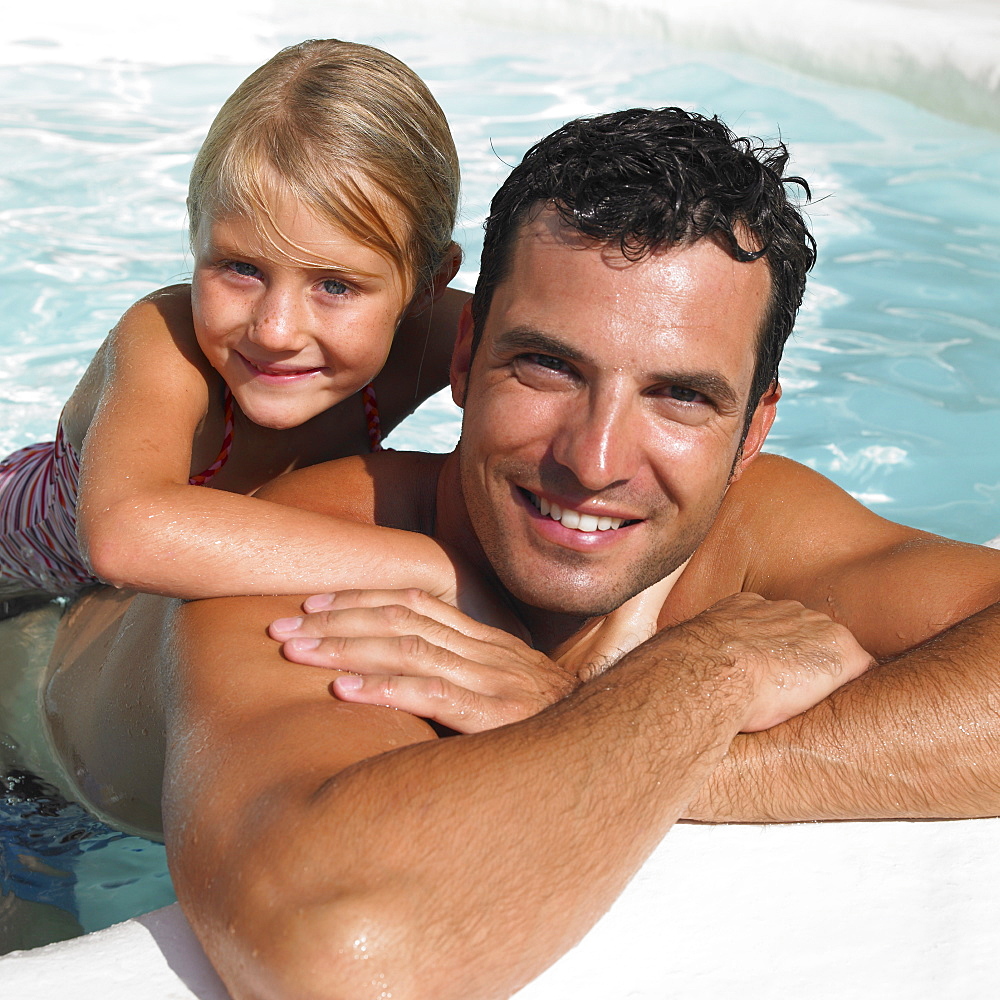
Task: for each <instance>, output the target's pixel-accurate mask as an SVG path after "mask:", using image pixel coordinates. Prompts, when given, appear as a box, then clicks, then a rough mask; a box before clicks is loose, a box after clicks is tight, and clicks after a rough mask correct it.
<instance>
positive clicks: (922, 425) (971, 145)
mask: <svg viewBox="0 0 1000 1000" xmlns="http://www.w3.org/2000/svg"><path fill="white" fill-rule="evenodd" d="M323 27H324V28H327V29H328V30H336V25H332V24H330V25H323ZM282 30H285V29H282ZM311 30H312V31H314V32H316V33H319V31H318V27H317V26H316V25H314V26H313V27H312V29H311ZM300 37H302V35H301V33H296V34H294V35H292V34H290V33H287V31H286V33H285V34H282V33H281V31H279V32H278V34H277V35H275V36H274V37H273V38H271V39H269V43H270V42H271V41H273V45H272V44H268V46H267V48H266V50H265V51H262V52H261V53H259V57H260V59H263V58H265V57H266V56H267V55H269V54H270V52H271V51H273V49H275V48H277V47H278V46H280V45H281V44H284V43H286V42H290V41H295V40H298V39H299V38H300ZM351 37H354V38H357V39H358V40H361V41H370V42H373V43H375V44H379V45H382V46H383V47H385V48H387V49H389V50H390V51H392V52H393V53H395V54H396V55H399V56H400V57H401V58H403V59H404V60H406V61H408V62H409V63H410V64H411V65H413V66H414V68H415V69H417V70H418V72H420V73H421V74H422V75H423V76H424V77H425V78H426V79H427V80H428V82H429V83H430V85H431V87H432V89H433V90H434V92H435V94H436V95H437V96H438V98H439V99H440V100H441V103H442V104H443V106H444V108H445V110H446V112H447V113H448V116H449V118H450V120H451V121H452V124H453V127H454V130H455V134H456V139H457V142H458V146H459V152H460V154H461V156H462V162H463V173H464V178H465V193H464V199H463V211H462V216H461V219H462V229H461V233H460V237H461V241H462V242H463V244H464V246H465V249H466V255H467V256H466V260H467V263H466V265H465V267H464V268H463V271H462V273H461V276H460V278H459V284H460V285H462V286H463V287H465V288H471V287H472V285H473V283H474V280H475V262H476V260H477V258H478V253H479V246H480V225H481V221H482V218H483V216H484V214H485V211H486V206H487V204H488V201H489V198H490V196H491V194H492V192H493V191H494V190H495V187H496V185H497V183H498V182H499V180H501V179H502V177H503V176H504V175H505V173H506V171H507V169H508V166H507V165H509V164H513V163H514V162H516V160H517V159H518V157H519V156H520V154H521V152H523V150H524V149H525V148H526V147H527V145H529V144H530V143H531V142H532V141H533V140H534V139H535V138H537V137H538V136H540V135H542V134H544V133H546V132H548V131H551V130H552V129H553V128H555V127H556V126H557V125H559V124H561V123H562V122H563V121H564V120H566V119H567V118H570V117H574V116H577V115H581V114H587V113H597V112H600V111H604V110H609V109H613V108H619V107H625V106H630V105H662V104H680V105H682V106H684V107H688V108H693V109H696V110H701V111H709V112H714V113H719V114H720V115H721V116H722V117H723V118H724V119H726V120H727V121H728V122H729V124H730V125H731V126H732V127H733V128H734V129H735V130H736V131H738V132H743V133H753V134H759V135H763V136H765V137H766V136H774V135H777V134H778V133H779V132H780V134H781V135H782V137H783V138H785V139H786V140H787V141H788V142H789V143H790V145H791V146H792V150H793V154H794V157H795V159H794V168H795V171H796V172H799V173H801V174H803V175H805V176H806V177H807V178H808V179H809V181H810V183H811V185H812V187H813V194H814V203H813V205H812V207H810V208H809V209H808V215H809V217H810V218H811V220H812V223H813V227H814V230H815V233H816V236H817V238H818V240H819V243H820V248H821V256H820V262H819V265H818V266H817V269H816V272H815V274H814V277H813V280H812V282H811V288H810V291H809V293H808V297H807V300H806V304H805V307H804V309H803V313H802V315H801V318H800V321H799V323H798V327H797V333H796V336H795V338H794V339H793V341H792V342H791V344H790V345H789V348H788V351H787V354H786V361H785V363H784V366H783V370H784V383H785V389H786V397H785V400H784V401H783V403H782V406H781V411H782V412H781V416H780V418H779V422H778V424H777V425H776V427H775V431H774V433H773V435H772V438H771V447H772V449H774V450H777V451H780V452H782V453H784V454H788V455H790V456H792V457H793V458H797V459H799V460H800V461H803V462H806V463H807V464H809V465H812V466H813V467H815V468H817V469H819V470H820V471H822V472H824V473H826V474H828V475H830V476H831V477H832V478H833V479H835V480H836V481H838V482H840V483H841V484H842V485H843V486H844V487H845V488H847V489H849V490H850V491H851V492H853V493H854V494H855V495H857V496H859V497H861V498H862V499H863V500H864V501H865V502H867V503H869V504H870V505H871V506H872V507H873V508H874V509H875V510H877V511H878V512H879V513H882V514H885V515H886V516H889V517H893V518H897V519H900V520H904V521H907V522H909V523H912V524H915V525H917V526H919V527H924V528H928V529H930V530H934V531H938V532H941V533H944V534H948V535H952V536H954V537H958V538H963V539H968V540H983V539H985V538H988V537H991V536H992V535H995V534H997V532H998V531H1000V510H998V508H997V504H998V503H1000V471H998V469H997V467H996V462H995V460H994V452H995V447H994V444H993V442H994V441H995V440H996V438H997V435H998V431H1000V389H998V388H997V387H998V386H1000V352H998V349H997V343H996V342H997V340H998V339H1000V327H998V325H997V323H996V320H995V315H994V313H995V310H994V309H993V307H992V299H993V298H994V296H991V294H990V293H991V292H992V291H993V289H994V288H995V287H996V286H997V279H998V277H1000V135H998V134H997V133H996V132H992V131H988V130H986V129H981V128H976V127H974V126H971V125H965V124H959V123H956V122H953V121H949V120H946V119H944V118H940V117H938V116H935V115H934V114H931V113H930V112H928V111H923V110H920V109H918V108H917V107H915V106H913V105H910V104H908V103H906V102H905V101H904V100H902V99H900V98H898V97H892V96H889V95H887V94H884V93H879V92H876V91H870V90H862V89H858V88H854V87H850V86H845V85H838V84H834V83H829V82H822V81H820V80H817V79H814V78H812V77H810V76H807V75H804V74H801V73H796V72H794V71H792V70H790V69H787V68H780V67H778V66H776V65H773V64H769V63H766V62H763V61H758V60H755V59H753V58H750V57H748V56H745V55H738V54H733V53H728V54H725V55H723V54H719V53H717V52H711V51H697V50H694V49H692V48H690V47H684V48H682V47H679V46H677V45H671V44H665V43H662V42H656V43H652V42H648V43H647V42H643V41H640V40H636V39H634V38H632V39H630V38H627V37H621V38H615V37H595V36H587V35H584V34H580V35H566V34H562V35H560V36H558V37H550V38H544V39H543V38H539V37H538V36H537V34H530V33H525V32H520V31H517V30H515V29H512V28H504V29H503V30H497V31H495V32H493V33H491V36H490V40H489V45H488V47H487V46H485V45H484V42H483V40H482V38H481V36H480V35H479V34H474V33H471V32H469V33H463V32H462V31H461V30H456V31H454V32H453V33H452V34H451V35H449V36H448V38H447V39H446V40H442V38H441V37H440V36H439V35H438V34H436V33H433V32H431V31H429V30H421V29H420V28H419V26H417V27H412V26H411V27H410V28H408V29H407V30H401V29H393V28H389V27H387V28H386V29H385V30H382V31H381V32H380V33H377V34H376V33H375V31H374V29H373V30H372V33H371V34H368V35H358V34H353V35H351ZM29 41H30V40H29ZM44 41H45V40H44V38H42V39H35V40H34V42H31V45H30V46H28V47H26V49H25V51H28V49H29V48H30V49H31V51H32V52H33V53H34V56H33V58H32V59H31V60H30V61H26V62H25V64H23V65H6V66H0V87H2V88H3V92H4V93H5V95H8V97H7V100H6V102H5V105H4V108H3V109H2V110H0V150H2V154H3V159H2V162H3V164H4V166H3V169H2V170H0V219H2V221H3V226H4V235H5V240H4V242H3V244H2V245H0V309H2V314H3V315H4V317H5V323H4V325H3V328H2V329H0V346H2V348H3V349H2V351H0V375H2V389H0V448H2V449H3V452H4V453H6V452H7V451H10V450H12V449H13V448H16V447H18V446H20V445H22V444H25V443H28V442H30V441H34V440H39V439H41V438H44V437H45V436H47V435H49V434H51V432H52V429H53V428H54V426H55V421H56V417H57V415H58V412H59V409H60V406H61V404H62V402H63V401H64V400H65V398H66V397H67V396H68V395H69V392H70V391H71V389H72V387H73V385H74V384H75V382H76V380H77V378H78V377H79V375H80V374H81V373H82V371H83V369H84V368H85V366H86V364H87V362H88V361H89V358H90V356H91V355H92V353H93V351H94V350H95V348H96V347H97V345H98V344H99V343H100V340H101V339H102V338H103V336H104V333H105V332H106V330H107V329H108V328H109V327H110V326H111V325H112V324H113V323H114V321H115V319H116V318H117V316H118V315H119V314H120V313H121V312H122V311H123V310H124V309H125V308H126V307H127V305H128V304H129V303H130V302H132V301H133V300H134V299H135V298H137V297H138V296H140V295H142V294H144V293H145V292H147V291H149V290H151V289H153V288H155V287H157V286H159V285H162V284H166V283H170V282H172V281H177V280H182V279H183V278H184V277H185V275H186V273H187V271H188V269H189V266H190V262H189V259H188V257H187V256H186V252H185V237H184V235H183V224H184V211H183V199H184V193H185V187H186V179H187V171H188V168H189V166H190V163H191V160H192V157H193V155H194V151H195V150H196V148H197V146H198V143H199V142H200V140H201V137H202V136H203V134H204V132H205V130H206V129H207V127H208V124H209V122H210V120H211V118H212V116H213V114H214V112H215V110H216V108H217V107H218V104H219V103H220V102H221V100H222V99H223V98H224V97H225V96H226V95H227V94H228V93H229V92H230V91H231V90H232V88H233V87H234V86H235V84H236V83H237V82H238V81H239V80H240V79H242V77H243V76H245V75H246V73H247V72H248V71H249V70H250V69H251V68H253V66H254V65H255V64H256V61H257V56H254V62H247V63H246V64H233V63H228V64H217V63H186V62H184V63H181V62H175V63H172V64H156V65H153V64H150V63H122V62H111V63H99V62H93V61H88V60H87V59H80V60H77V61H76V62H72V63H59V64H56V63H52V62H47V61H46V60H45V59H44V58H43V57H40V56H39V55H38V53H39V52H42V53H44V51H45V46H44ZM32 46H33V47H32ZM457 429H458V419H457V411H455V410H454V408H453V407H452V406H451V405H450V403H448V402H447V401H446V400H445V399H443V398H438V399H436V400H434V401H432V403H431V404H429V405H428V406H426V407H425V408H424V409H423V410H422V411H421V412H419V413H418V414H416V415H415V416H414V418H412V419H411V421H409V422H408V423H407V424H406V425H404V426H403V427H401V428H400V429H399V431H398V432H397V433H396V434H395V435H394V437H393V439H392V440H391V442H390V443H391V444H393V445H394V446H396V447H419V448H430V449H432V450H445V449H447V448H449V447H450V446H451V444H452V443H453V441H454V438H455V436H456V434H457ZM76 842H77V843H78V844H79V843H83V845H84V847H85V848H86V847H87V845H88V844H93V845H94V846H93V848H92V849H87V850H82V851H81V853H85V854H87V857H88V858H89V860H90V862H91V867H92V875H86V876H84V867H86V866H84V867H81V868H79V869H78V878H79V879H81V881H78V882H77V885H76V896H77V899H78V903H79V910H80V914H81V922H82V923H84V926H85V927H86V929H93V928H94V927H97V926H101V925H102V924H104V923H107V922H111V921H112V920H114V919H120V918H121V917H123V916H127V915H128V914H129V913H130V912H137V911H138V910H139V909H141V908H144V904H143V903H142V902H141V898H142V887H143V886H144V885H147V884H148V885H152V884H155V885H156V886H157V892H158V893H160V894H159V895H157V896H156V898H155V899H153V898H150V899H149V901H148V905H149V906H153V905H159V904H160V903H161V902H162V901H163V896H162V893H161V890H160V887H161V886H162V884H163V879H164V871H165V869H164V867H163V861H162V853H161V852H160V849H159V848H155V847H152V846H147V845H142V844H139V845H133V846H135V847H136V855H137V857H139V858H140V860H139V862H138V864H139V870H141V873H140V871H139V870H135V871H130V872H128V873H126V874H124V875H121V874H120V872H119V874H118V875H115V876H112V875H110V874H109V873H108V866H107V865H105V864H104V863H103V861H102V859H103V858H105V857H107V858H108V859H110V858H111V857H112V855H113V852H114V850H115V848H106V847H104V846H99V842H98V841H88V840H86V839H84V840H82V841H80V839H79V838H77V841H76ZM130 849H131V848H130ZM104 852H107V853H104ZM50 860H51V859H50ZM52 867H58V862H56V861H52ZM111 867H112V868H113V869H114V870H115V871H118V869H117V868H115V866H111ZM84 879H85V880H84ZM111 890H114V891H111ZM84 918H85V919H84Z"/></svg>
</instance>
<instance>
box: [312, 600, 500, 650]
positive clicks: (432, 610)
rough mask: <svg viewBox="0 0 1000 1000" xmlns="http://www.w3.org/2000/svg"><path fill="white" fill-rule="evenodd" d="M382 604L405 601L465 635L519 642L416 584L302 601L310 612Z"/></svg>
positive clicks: (482, 638) (405, 603)
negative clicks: (402, 587) (415, 585)
mask: <svg viewBox="0 0 1000 1000" xmlns="http://www.w3.org/2000/svg"><path fill="white" fill-rule="evenodd" d="M382 605H401V606H402V607H406V608H409V609H410V610H411V611H415V612H417V613H418V614H420V615H423V616H425V617H427V618H432V619H434V620H435V621H438V622H440V623H441V624H442V625H447V626H448V627H449V628H453V629H455V630H456V631H457V632H461V633H462V634H463V635H467V636H469V637H470V638H473V639H481V640H483V641H484V642H496V643H500V644H502V645H507V644H509V643H515V642H519V640H518V639H515V638H514V637H513V636H511V635H510V634H509V633H507V632H505V631H503V629H499V628H494V627H493V626H492V625H484V624H483V623H482V622H478V621H476V620H475V619H474V618H470V617H469V616H468V615H466V614H463V613H462V612H461V611H459V610H458V608H456V607H453V606H452V605H451V604H448V603H447V602H446V601H442V600H439V599H438V598H436V597H432V596H431V595H430V594H428V593H427V592H426V591H424V590H419V589H417V588H415V587H411V588H408V589H406V590H341V591H338V592H337V593H335V594H314V595H313V596H312V597H307V598H306V599H305V601H303V602H302V610H303V611H305V612H306V616H308V615H311V614H313V613H315V612H322V611H339V610H345V609H348V608H375V607H380V606H382Z"/></svg>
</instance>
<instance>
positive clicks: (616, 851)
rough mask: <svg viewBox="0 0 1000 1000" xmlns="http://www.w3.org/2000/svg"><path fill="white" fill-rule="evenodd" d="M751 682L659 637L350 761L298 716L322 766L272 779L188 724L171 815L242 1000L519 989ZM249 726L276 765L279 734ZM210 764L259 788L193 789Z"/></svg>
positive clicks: (616, 867)
mask: <svg viewBox="0 0 1000 1000" xmlns="http://www.w3.org/2000/svg"><path fill="white" fill-rule="evenodd" d="M285 669H289V670H290V669H291V665H288V664H286V665H285ZM303 669H305V668H303ZM748 689H749V685H748V682H747V678H746V677H745V676H744V675H743V674H742V673H741V672H740V671H736V672H735V676H734V672H733V670H732V667H731V665H730V664H729V663H727V662H726V661H725V660H724V659H722V658H719V657H714V656H705V655H698V654H697V652H692V651H691V649H690V648H685V647H684V644H683V643H681V642H679V637H678V636H668V635H664V636H659V637H656V638H655V639H654V640H652V641H651V642H650V643H648V644H646V645H645V646H643V647H640V648H639V649H638V650H636V651H634V652H633V653H632V654H630V656H628V657H626V658H625V659H624V660H623V661H622V662H621V663H620V664H618V666H617V667H615V668H614V669H613V670H612V671H609V672H608V673H606V674H605V675H603V676H602V677H600V678H598V679H596V680H595V681H593V682H590V683H588V684H586V685H584V686H583V687H581V688H579V689H577V691H576V692H574V694H572V695H571V696H570V697H568V698H567V699H566V700H564V701H562V702H560V703H558V704H556V705H554V706H552V707H551V708H550V709H548V710H546V711H545V712H543V713H541V714H539V715H536V716H534V717H532V718H531V719H528V720H525V721H524V722H521V723H518V724H515V725H511V726H505V727H501V728H499V729H495V730H491V731H489V732H485V733H481V734H476V735H472V736H462V737H456V738H453V739H448V740H443V741H431V742H424V743H419V744H416V745H411V746H408V747H404V748H402V749H400V750H397V751H394V752H391V753H385V754H382V755H379V756H375V757H371V758H368V759H365V760H362V761H360V762H359V763H357V764H355V765H353V766H351V767H348V768H347V769H345V770H342V771H340V773H330V770H329V769H327V770H326V771H324V770H323V768H322V763H321V762H322V758H323V753H324V747H323V739H324V733H323V730H322V725H313V724H312V723H310V721H309V719H308V718H305V717H301V715H300V717H299V719H298V720H297V722H296V726H297V729H298V732H299V738H300V740H301V742H302V745H303V747H304V748H305V749H303V748H301V747H300V750H299V753H300V755H303V754H304V755H306V756H308V757H310V758H312V759H313V760H314V761H315V762H316V765H315V766H309V767H305V768H300V769H299V772H298V773H291V772H290V771H289V769H288V768H287V767H281V768H278V769H277V773H275V774H272V775H271V776H269V777H265V778H264V779H263V780H262V779H261V778H260V777H259V775H257V774H254V773H253V772H249V773H248V771H247V770H246V768H245V762H242V763H243V765H244V766H241V762H240V761H239V760H238V759H236V760H234V759H232V758H227V757H226V755H220V756H217V757H216V756H213V754H212V752H211V749H210V748H209V750H208V751H207V753H206V752H205V748H204V747H203V746H200V745H199V746H197V749H195V743H194V740H191V741H182V746H181V748H180V750H179V751H178V757H179V760H175V763H174V766H173V768H172V773H174V774H176V775H178V777H177V778H176V779H173V783H174V787H175V790H174V792H173V793H172V794H168V829H167V835H168V844H170V845H171V852H172V861H173V865H174V871H175V877H176V881H177V886H178V894H179V896H180V897H181V899H182V901H183V902H185V904H186V907H187V909H188V910H189V912H192V915H193V919H194V923H195V926H196V928H198V929H199V932H200V933H201V936H202V938H203V940H204V941H205V943H206V945H207V947H208V950H209V953H210V955H211V956H212V958H213V960H214V961H216V963H217V964H218V965H219V968H220V971H222V973H223V977H224V979H225V980H226V982H227V985H228V986H229V988H230V990H231V991H232V992H233V995H234V997H237V998H240V1000H243V998H249V997H253V998H258V997H267V998H269V1000H270V998H278V997H295V998H296V1000H304V998H311V997H323V998H324V1000H332V998H338V997H344V998H349V1000H361V998H364V997H367V996H372V997H376V996H382V995H389V994H391V995H392V996H393V997H394V998H397V1000H399V998H410V997H428V998H433V1000H444V998H447V997H456V998H461V1000H470V998H473V997H506V996H508V995H509V994H510V993H511V992H513V991H514V990H515V989H517V988H519V987H520V986H521V985H522V984H524V983H526V982H527V981H529V980H530V979H531V978H533V977H534V976H536V975H537V974H538V973H539V972H541V971H542V970H543V969H544V968H546V967H547V966H548V965H549V964H551V962H552V961H554V960H555V959H556V958H557V957H558V956H559V955H561V954H562V953H563V952H564V951H566V950H567V949H568V948H569V947H570V946H571V945H572V944H574V943H575V942H576V941H577V940H578V939H579V938H580V937H581V936H582V935H583V934H584V933H585V932H586V931H587V930H588V929H589V927H590V926H591V925H592V924H593V923H594V921H595V920H596V919H597V918H598V916H599V915H600V914H601V913H602V912H603V911H604V910H605V909H607V907H608V906H609V905H610V904H611V902H612V901H613V900H614V898H615V897H616V896H617V895H618V893H619V892H620V891H621V889H622V888H623V887H624V885H625V884H626V882H627V881H628V879H629V878H630V877H631V875H632V874H633V873H634V871H635V870H636V869H637V867H638V866H639V865H640V864H641V863H642V861H643V860H644V858H645V857H646V856H647V855H648V854H649V852H650V851H651V850H652V849H653V847H654V846H655V845H656V844H657V843H658V842H659V840H660V839H661V838H662V837H663V835H664V834H665V833H666V832H667V830H668V829H669V827H670V826H671V824H672V823H673V822H674V821H675V820H676V818H677V817H678V815H679V814H680V813H681V811H682V810H683V809H684V807H685V805H686V804H687V802H688V800H689V799H690V798H691V796H692V795H693V794H694V793H695V791H696V790H697V788H698V787H699V785H700V784H701V782H702V781H703V780H704V779H705V777H706V776H707V775H708V774H709V773H710V772H711V771H712V770H713V769H714V768H715V766H716V765H717V764H718V761H719V760H720V759H721V757H722V755H723V753H724V752H725V749H726V747H727V746H728V744H729V741H730V740H731V738H732V737H733V735H734V734H735V733H736V732H737V730H738V729H739V728H740V725H741V721H742V719H743V717H744V715H745V713H746V708H747V705H748V703H749V701H750V692H749V690H748ZM337 708H338V710H340V711H358V710H359V708H358V707H357V706H350V707H349V706H337ZM361 710H365V711H369V712H379V711H385V710H380V709H370V708H368V707H367V706H362V707H361ZM269 728H270V727H269ZM250 738H251V739H252V741H253V743H254V744H255V748H254V750H253V751H252V752H253V753H254V754H255V755H257V757H258V759H259V760H260V761H261V763H260V764H259V768H264V769H267V768H269V767H271V765H270V764H269V763H267V759H268V756H269V753H268V748H267V746H266V741H267V739H268V737H267V735H266V732H265V731H264V730H261V731H260V734H254V735H253V736H252V737H250ZM262 741H263V743H262ZM187 753H190V754H191V757H190V759H189V760H185V759H184V758H185V755H186V754H187ZM276 753H277V751H276ZM275 756H276V754H275ZM206 758H207V759H206ZM197 764H200V766H201V767H202V768H203V769H204V768H205V767H208V768H211V769H213V777H212V782H213V783H214V784H215V786H216V787H219V786H220V785H224V784H225V783H226V782H227V778H228V779H231V780H232V781H237V780H238V781H241V782H242V783H243V784H244V786H249V787H244V790H243V792H242V794H241V797H240V800H241V801H242V802H243V803H244V805H243V806H242V807H241V808H242V811H241V814H240V815H232V814H231V813H230V814H228V815H225V816H220V815H219V814H218V809H217V808H213V805H212V803H211V800H210V798H209V795H210V793H209V792H208V791H207V790H206V791H205V792H204V793H199V792H198V790H197V789H194V790H192V789H190V788H189V787H184V788H183V789H181V790H180V791H179V792H178V786H179V785H180V784H182V778H181V777H180V775H182V774H183V773H184V771H185V770H186V769H187V767H186V766H191V767H194V766H195V765H197ZM227 771H231V774H229V775H227ZM206 788H207V786H206ZM220 823H221V824H223V826H224V827H225V828H226V829H228V830H229V833H228V834H225V835H223V837H222V841H223V843H224V848H223V849H221V850H219V853H218V858H217V859H214V858H213V852H215V851H216V850H217V846H213V838H214V839H215V841H216V842H218V841H219V837H220V835H219V833H218V825H219V824H220ZM227 836H228V837H230V840H229V841H228V842H227V841H226V839H225V838H226V837H227ZM236 844H238V852H237V851H236V850H235V845H236ZM230 850H231V851H232V857H231V862H230V863H226V861H225V859H226V858H227V857H229V854H228V852H229V851H230ZM206 852H208V857H209V859H210V864H209V865H208V866H207V867H206V865H205V863H204V855H205V853H206ZM198 854H201V855H202V856H203V857H202V858H201V859H200V860H199V859H196V855H198ZM209 883H210V884H209Z"/></svg>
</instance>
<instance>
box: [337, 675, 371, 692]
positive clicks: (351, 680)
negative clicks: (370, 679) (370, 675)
mask: <svg viewBox="0 0 1000 1000" xmlns="http://www.w3.org/2000/svg"><path fill="white" fill-rule="evenodd" d="M364 682H365V681H364V678H363V677H359V676H358V675H357V674H344V676H343V677H338V678H337V679H336V680H335V681H334V682H333V686H334V687H335V688H336V689H337V690H338V691H357V690H358V688H359V687H361V685H362V684H364Z"/></svg>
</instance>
